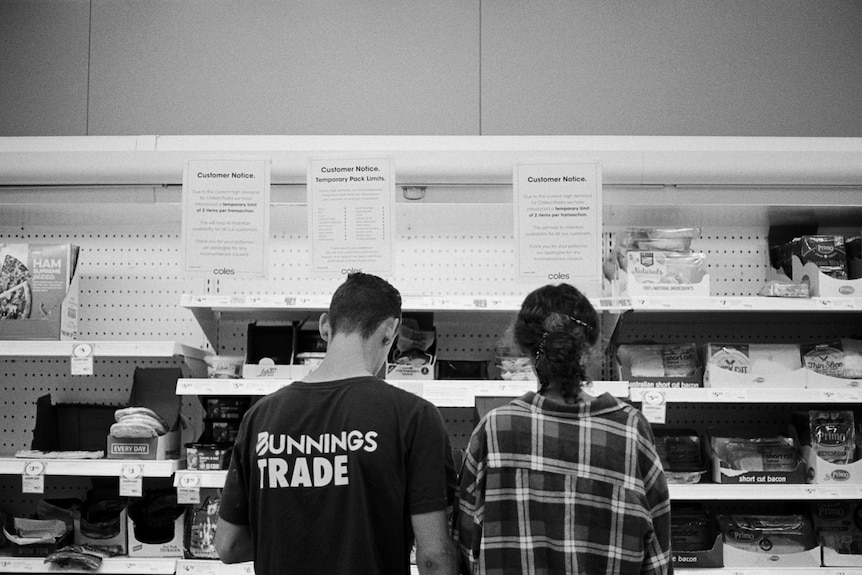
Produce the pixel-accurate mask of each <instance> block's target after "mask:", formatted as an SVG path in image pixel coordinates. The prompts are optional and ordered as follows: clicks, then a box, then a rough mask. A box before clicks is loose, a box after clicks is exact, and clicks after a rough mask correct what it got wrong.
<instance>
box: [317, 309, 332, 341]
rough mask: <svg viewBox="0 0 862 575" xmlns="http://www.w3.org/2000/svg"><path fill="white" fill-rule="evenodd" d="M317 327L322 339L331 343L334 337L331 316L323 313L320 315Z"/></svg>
mask: <svg viewBox="0 0 862 575" xmlns="http://www.w3.org/2000/svg"><path fill="white" fill-rule="evenodd" d="M317 327H318V329H319V330H320V338H321V339H322V340H323V341H325V342H326V343H329V338H330V336H331V335H332V325H330V323H329V314H328V313H327V312H323V313H322V314H320V319H319V320H318V321H317Z"/></svg>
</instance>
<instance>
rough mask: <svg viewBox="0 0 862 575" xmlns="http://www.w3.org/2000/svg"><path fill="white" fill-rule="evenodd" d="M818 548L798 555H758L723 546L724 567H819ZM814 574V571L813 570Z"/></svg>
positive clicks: (819, 552) (730, 546) (819, 551)
mask: <svg viewBox="0 0 862 575" xmlns="http://www.w3.org/2000/svg"><path fill="white" fill-rule="evenodd" d="M820 554H821V550H820V546H819V545H818V546H817V547H814V548H813V549H807V550H805V551H800V552H798V553H758V552H754V551H745V550H744V549H737V548H736V547H733V546H732V545H726V544H725V546H724V567H725V568H728V567H731V568H734V567H735V568H766V567H771V568H777V569H797V568H803V567H811V568H816V567H820ZM815 572H816V570H815Z"/></svg>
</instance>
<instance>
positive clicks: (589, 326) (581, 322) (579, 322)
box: [566, 315, 595, 331]
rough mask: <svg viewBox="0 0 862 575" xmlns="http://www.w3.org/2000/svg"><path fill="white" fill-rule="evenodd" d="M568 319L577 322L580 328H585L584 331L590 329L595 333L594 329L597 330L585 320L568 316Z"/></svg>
mask: <svg viewBox="0 0 862 575" xmlns="http://www.w3.org/2000/svg"><path fill="white" fill-rule="evenodd" d="M566 317H567V318H569V319H570V320H572V321H573V322H575V323H576V324H578V325H579V326H581V327H583V328H584V329H588V330H590V331H593V329H595V328H593V326H591V325H590V324H588V323H587V322H585V321H584V320H581V319H578V318H576V317H572V316H570V315H567V316H566Z"/></svg>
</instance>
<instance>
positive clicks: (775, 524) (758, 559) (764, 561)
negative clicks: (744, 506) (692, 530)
mask: <svg viewBox="0 0 862 575" xmlns="http://www.w3.org/2000/svg"><path fill="white" fill-rule="evenodd" d="M717 519H718V522H719V524H720V526H721V531H722V535H723V537H724V566H725V568H728V567H731V568H733V567H736V568H763V567H775V568H779V569H783V568H806V567H814V568H816V567H820V554H821V552H820V546H819V545H818V540H817V534H816V532H815V529H814V526H813V525H812V523H811V520H810V519H809V518H808V517H806V516H805V515H801V514H788V515H758V514H744V515H743V514H740V515H735V514H734V515H720V516H718V518H717Z"/></svg>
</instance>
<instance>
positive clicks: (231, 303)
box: [180, 294, 522, 314]
mask: <svg viewBox="0 0 862 575" xmlns="http://www.w3.org/2000/svg"><path fill="white" fill-rule="evenodd" d="M330 297H331V296H328V295H327V296H321V295H306V294H280V295H242V294H240V295H194V294H183V295H182V296H181V297H180V306H181V307H184V308H187V309H191V310H208V311H211V312H213V313H215V312H220V313H256V314H257V313H278V312H292V311H293V312H301V311H325V310H327V309H328V308H329V300H330ZM521 299H522V298H520V297H497V296H482V295H476V296H462V297H457V296H453V297H450V296H445V297H431V296H427V297H426V296H409V295H404V296H403V297H402V308H403V309H404V311H447V310H450V311H469V310H474V311H505V312H512V311H517V310H518V309H520V307H521Z"/></svg>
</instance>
